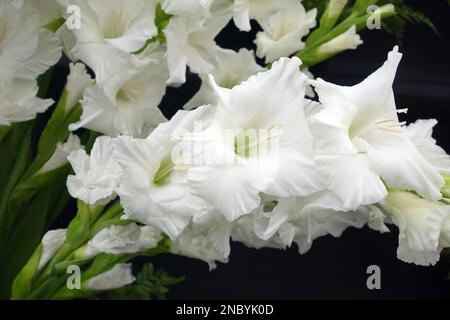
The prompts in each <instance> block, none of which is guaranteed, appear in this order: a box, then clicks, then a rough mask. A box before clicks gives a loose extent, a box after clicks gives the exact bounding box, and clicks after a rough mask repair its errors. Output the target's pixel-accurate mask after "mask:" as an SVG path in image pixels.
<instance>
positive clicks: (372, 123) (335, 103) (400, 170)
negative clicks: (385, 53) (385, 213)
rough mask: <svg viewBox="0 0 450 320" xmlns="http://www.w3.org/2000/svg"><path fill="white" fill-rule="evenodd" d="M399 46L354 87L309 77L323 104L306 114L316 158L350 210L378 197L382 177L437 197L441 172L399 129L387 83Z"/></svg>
mask: <svg viewBox="0 0 450 320" xmlns="http://www.w3.org/2000/svg"><path fill="white" fill-rule="evenodd" d="M400 59H401V54H400V53H398V48H397V47H396V48H394V50H393V51H392V52H390V53H389V57H388V60H387V61H386V63H385V64H384V65H383V66H382V67H381V68H380V69H378V70H377V71H376V72H375V73H373V74H372V75H371V76H369V77H368V78H367V79H366V80H364V81H363V82H361V83H360V84H358V85H355V86H353V87H341V86H337V85H333V84H331V83H327V82H325V81H323V80H318V81H310V82H311V83H312V84H313V85H314V86H315V89H316V91H317V93H318V95H319V99H320V102H321V103H322V105H323V109H322V110H321V111H320V112H318V113H316V114H314V115H313V116H312V117H310V118H309V122H310V129H311V132H312V133H313V136H314V138H315V151H316V162H317V165H318V169H319V171H320V172H321V173H322V174H324V175H325V176H326V177H327V180H328V183H327V186H328V188H329V189H330V190H332V191H333V192H335V193H336V194H337V195H338V196H339V197H340V199H341V200H342V201H343V202H344V206H345V208H347V209H349V210H353V209H356V208H358V207H359V206H361V205H366V204H373V203H376V202H379V201H381V200H382V199H384V197H385V196H386V195H387V191H386V188H385V186H384V184H383V181H382V180H381V178H382V179H384V181H385V182H386V183H387V184H388V185H390V186H392V187H394V188H398V189H404V190H405V189H406V190H414V191H416V192H418V193H419V194H420V195H422V196H424V197H428V198H430V199H433V200H439V199H440V197H441V193H440V189H441V187H442V186H443V185H444V180H443V178H442V177H441V175H440V174H439V173H438V172H437V171H436V170H435V169H434V168H433V167H432V166H431V165H430V164H429V163H428V162H427V161H426V160H425V159H424V158H423V156H422V155H421V154H420V153H419V151H418V150H417V148H416V147H415V146H414V144H413V143H412V142H411V141H410V139H409V138H408V137H407V136H406V135H405V134H404V133H403V132H402V124H401V123H400V122H399V120H398V117H397V112H400V111H401V110H396V106H395V101H394V95H393V92H392V88H391V86H392V83H393V81H394V77H395V72H396V69H397V66H398V64H399V62H400Z"/></svg>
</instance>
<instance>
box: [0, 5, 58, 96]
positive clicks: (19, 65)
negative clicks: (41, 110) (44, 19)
mask: <svg viewBox="0 0 450 320" xmlns="http://www.w3.org/2000/svg"><path fill="white" fill-rule="evenodd" d="M0 21H1V22H0V88H2V87H4V86H5V84H6V83H8V82H10V81H11V79H12V78H13V77H15V78H20V79H23V80H35V79H36V78H37V77H38V76H39V75H41V74H43V73H44V72H45V71H46V70H47V69H48V68H49V67H51V66H52V65H54V64H55V63H56V62H58V60H59V58H60V57H61V47H60V42H59V40H58V38H56V37H55V36H54V35H53V33H51V32H50V31H47V30H44V29H41V26H40V23H39V13H38V12H37V11H36V10H35V9H34V8H33V7H32V6H31V4H30V2H28V1H27V2H23V3H22V4H20V2H17V3H15V2H13V1H9V0H7V1H1V2H0ZM24 21H26V24H24V23H23V22H24Z"/></svg>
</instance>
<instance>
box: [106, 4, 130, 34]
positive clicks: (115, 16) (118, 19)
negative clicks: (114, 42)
mask: <svg viewBox="0 0 450 320" xmlns="http://www.w3.org/2000/svg"><path fill="white" fill-rule="evenodd" d="M126 27H127V26H126V23H125V19H124V16H123V12H122V10H120V9H116V10H111V12H110V15H109V16H108V20H107V21H106V23H105V24H104V28H103V36H104V37H105V38H106V39H115V38H120V37H121V36H123V34H124V33H125V30H126Z"/></svg>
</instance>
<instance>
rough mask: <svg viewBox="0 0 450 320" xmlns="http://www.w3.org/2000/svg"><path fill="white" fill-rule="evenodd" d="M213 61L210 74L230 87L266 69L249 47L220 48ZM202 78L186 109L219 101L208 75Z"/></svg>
mask: <svg viewBox="0 0 450 320" xmlns="http://www.w3.org/2000/svg"><path fill="white" fill-rule="evenodd" d="M211 63H212V65H213V66H214V68H213V70H212V71H211V72H210V74H212V75H213V77H214V80H215V81H216V83H217V84H218V85H219V86H221V87H224V88H229V89H231V88H233V87H234V86H237V85H238V84H240V83H241V82H243V81H245V80H247V79H248V78H249V77H250V76H252V75H255V74H257V73H258V72H262V71H264V70H265V69H264V68H263V67H261V66H259V65H258V64H257V63H256V61H255V57H254V56H253V52H252V51H250V50H247V49H240V50H239V52H235V51H233V50H226V49H219V50H217V51H216V53H215V54H214V58H213V60H212V61H211ZM200 78H201V80H202V85H201V87H200V90H199V91H198V92H197V93H196V94H195V96H194V97H193V98H192V99H191V100H190V101H189V102H188V103H187V104H186V105H185V106H184V108H185V109H192V108H196V107H199V106H203V105H207V104H216V103H217V97H216V94H215V92H214V89H213V88H212V87H211V85H210V81H209V78H208V76H207V75H204V74H202V75H200Z"/></svg>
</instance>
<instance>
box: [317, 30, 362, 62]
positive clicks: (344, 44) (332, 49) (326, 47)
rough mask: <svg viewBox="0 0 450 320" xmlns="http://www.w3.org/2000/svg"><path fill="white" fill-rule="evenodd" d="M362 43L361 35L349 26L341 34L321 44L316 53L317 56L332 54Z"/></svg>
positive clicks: (354, 47)
mask: <svg viewBox="0 0 450 320" xmlns="http://www.w3.org/2000/svg"><path fill="white" fill-rule="evenodd" d="M362 43H363V41H362V40H361V37H360V36H359V34H357V33H356V27H355V26H351V27H350V28H349V29H348V30H347V31H345V32H344V33H343V34H341V35H339V36H337V37H336V38H333V39H331V40H330V41H328V42H325V43H324V44H322V45H321V46H320V47H319V48H318V50H317V53H316V54H317V55H319V56H332V55H335V54H337V53H339V52H342V51H345V50H350V49H356V48H357V47H358V46H360V45H361V44H362Z"/></svg>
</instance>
